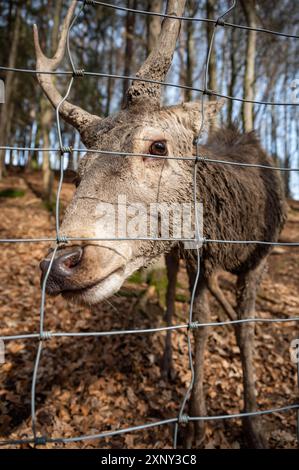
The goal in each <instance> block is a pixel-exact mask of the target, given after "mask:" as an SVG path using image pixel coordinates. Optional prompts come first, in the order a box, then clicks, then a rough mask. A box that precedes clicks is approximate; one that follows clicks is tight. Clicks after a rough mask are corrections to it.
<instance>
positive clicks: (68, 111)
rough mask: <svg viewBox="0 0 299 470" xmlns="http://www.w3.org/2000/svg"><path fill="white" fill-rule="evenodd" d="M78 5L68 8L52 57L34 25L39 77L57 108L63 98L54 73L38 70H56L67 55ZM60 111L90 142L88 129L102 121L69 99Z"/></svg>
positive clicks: (45, 91) (40, 82)
mask: <svg viewBox="0 0 299 470" xmlns="http://www.w3.org/2000/svg"><path fill="white" fill-rule="evenodd" d="M76 5H77V1H76V0H73V1H72V3H71V5H70V7H69V9H68V12H67V15H66V17H65V19H64V21H63V23H62V27H61V33H60V39H59V42H58V46H57V50H56V52H55V54H54V56H53V57H52V58H49V57H46V56H45V54H44V53H43V51H42V49H41V46H40V42H39V34H38V28H37V26H36V25H34V26H33V35H34V46H35V54H36V71H37V79H38V82H39V84H40V86H41V88H42V90H43V92H44V93H45V94H46V96H47V97H48V99H49V100H50V102H51V103H52V105H53V106H54V107H55V108H57V106H58V105H59V103H60V102H61V101H62V99H63V98H62V96H61V94H60V93H59V91H58V89H57V88H56V86H55V83H54V80H53V75H52V74H45V73H38V72H39V71H46V72H54V71H56V70H57V68H58V67H59V65H60V64H61V62H62V60H63V57H64V55H65V49H66V44H67V35H68V30H69V27H70V24H71V21H72V18H73V15H74V11H75V8H76ZM59 111H60V114H61V116H62V118H63V119H64V120H65V121H66V122H68V123H69V124H71V125H72V126H74V127H75V128H76V129H78V131H79V132H80V134H83V135H84V136H85V138H84V137H83V136H82V138H83V141H85V142H88V135H86V134H87V133H86V130H87V128H88V127H89V126H90V125H91V124H94V123H95V121H100V118H99V117H98V116H95V115H93V114H90V113H88V112H87V111H85V110H84V109H82V108H80V107H79V106H75V105H73V104H71V103H69V102H68V101H64V102H63V103H62V104H61V106H60V108H59Z"/></svg>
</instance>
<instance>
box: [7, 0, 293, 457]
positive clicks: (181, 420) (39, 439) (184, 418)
mask: <svg viewBox="0 0 299 470" xmlns="http://www.w3.org/2000/svg"><path fill="white" fill-rule="evenodd" d="M80 2H81V0H80ZM81 3H82V4H81V5H80V8H79V9H78V12H77V13H76V14H74V17H73V19H72V21H71V24H70V26H69V28H68V32H67V56H68V60H69V63H70V65H71V72H46V71H39V73H53V74H55V73H57V74H58V73H65V74H71V79H70V82H69V84H68V87H67V91H66V94H65V95H64V97H63V98H62V99H61V101H60V102H59V104H58V105H57V107H56V109H55V115H56V127H57V134H58V140H59V149H48V150H55V151H57V152H59V155H60V178H59V184H58V190H57V195H56V209H55V229H56V238H55V239H52V238H40V239H11V240H9V239H2V240H0V242H2V243H6V242H17V243H19V242H24V241H25V242H26V241H27V242H31V241H33V242H41V241H54V242H55V247H54V249H53V252H52V254H51V258H50V262H49V266H48V269H47V272H46V275H45V277H44V279H43V283H42V289H41V294H42V295H41V303H40V327H39V334H28V335H14V336H7V337H1V338H0V339H4V340H8V339H26V338H37V339H38V347H37V352H36V357H35V362H34V368H33V375H32V386H31V428H32V435H33V437H32V438H29V439H16V440H12V439H9V440H6V441H1V442H0V445H9V444H21V443H26V442H27V443H33V444H35V445H42V444H46V443H55V442H56V443H57V442H60V443H68V442H80V441H84V440H87V439H99V438H104V437H110V436H115V435H119V434H124V433H127V432H134V431H140V430H144V429H148V428H151V427H155V426H162V425H174V434H173V447H174V448H176V447H177V440H178V431H179V426H180V425H181V424H186V423H188V422H189V421H196V420H203V421H204V420H205V421H209V420H217V419H223V420H225V419H231V418H239V417H240V418H242V417H245V416H259V415H265V414H270V413H274V412H278V411H289V410H297V437H298V442H299V403H297V404H292V405H286V406H284V407H280V408H276V409H272V410H264V411H255V412H249V413H237V414H231V415H229V414H227V415H221V416H196V417H194V416H188V414H186V413H185V408H186V405H187V402H188V400H189V398H190V395H191V393H192V389H193V386H194V378H195V377H194V366H193V354H192V343H191V334H192V330H193V329H194V328H198V327H202V328H204V327H208V326H222V325H229V324H235V323H249V322H253V323H254V322H278V321H281V322H285V321H290V322H291V321H298V320H299V318H297V317H294V318H288V319H279V318H278V319H259V318H247V319H243V320H235V321H227V322H209V323H201V324H198V322H194V321H193V311H194V303H195V298H196V291H197V287H198V282H199V279H200V274H201V269H200V268H201V246H202V243H256V244H257V243H260V244H270V245H287V246H298V245H299V243H298V242H293V243H278V242H277V243H275V242H267V241H254V240H246V241H245V240H243V241H240V240H236V241H235V240H207V239H203V238H202V237H201V234H200V227H199V220H198V194H197V191H198V188H197V171H198V168H199V164H200V163H203V162H204V163H207V162H208V163H211V164H213V163H216V164H217V163H220V162H221V163H226V164H232V165H239V166H249V167H250V166H251V167H252V166H254V167H263V168H268V169H269V168H270V169H271V170H285V171H298V168H278V167H267V166H265V165H252V164H244V163H241V162H240V163H238V162H223V161H219V160H215V161H213V160H212V159H209V158H206V157H205V156H204V155H201V152H200V138H201V135H202V132H203V129H204V125H205V107H204V99H205V96H208V95H214V96H223V97H225V98H228V99H233V100H237V101H243V102H253V103H257V104H266V105H267V104H274V105H275V104H276V105H290V104H294V105H298V104H297V103H268V102H262V101H253V100H246V98H245V99H239V98H236V97H230V96H227V95H221V94H219V93H217V92H215V91H214V90H209V89H208V73H209V63H210V58H211V52H212V48H213V46H214V39H215V35H216V30H217V27H218V26H230V27H241V28H243V29H246V30H250V29H254V30H257V31H261V32H267V33H271V34H277V35H280V36H286V37H294V38H299V36H296V35H291V34H284V33H278V32H274V31H270V30H266V29H262V28H249V27H242V26H240V25H234V24H232V23H227V22H225V21H224V18H225V17H226V16H227V15H228V14H229V13H230V12H231V11H232V10H233V9H234V8H235V6H236V0H233V1H232V4H231V5H230V6H229V7H228V9H227V10H226V11H225V12H224V13H223V14H221V15H220V16H219V17H218V18H217V19H216V20H208V19H198V18H186V17H181V18H180V19H182V20H191V21H209V22H211V23H213V24H214V29H213V33H212V36H211V40H210V44H209V48H208V54H207V59H206V63H205V73H204V83H203V87H202V88H201V89H198V88H195V87H184V86H181V85H174V84H168V83H161V82H157V81H155V80H143V79H139V78H138V77H126V76H120V75H118V76H116V75H112V74H101V73H89V75H94V76H109V77H114V78H124V79H128V78H129V79H134V80H138V79H139V80H141V81H150V82H153V83H160V84H163V85H165V86H175V87H179V88H190V89H192V90H195V91H200V92H201V106H200V107H201V125H200V130H199V133H198V138H197V140H196V156H195V157H192V158H190V160H191V159H192V160H194V168H193V207H194V218H195V239H194V240H193V239H192V240H193V241H194V243H195V249H196V258H197V261H196V264H197V269H196V276H195V280H194V284H193V287H192V292H191V300H190V308H189V315H188V322H187V323H186V324H184V325H177V326H173V327H162V328H151V329H141V330H127V331H125V330H124V331H110V332H90V333H50V332H48V331H45V329H44V321H45V301H46V284H47V280H48V277H49V274H50V271H51V268H52V265H53V262H54V258H55V255H56V252H57V250H58V248H59V245H60V244H61V243H67V242H68V241H72V240H82V239H80V238H66V237H61V236H60V196H61V189H62V185H63V180H64V155H65V154H67V153H68V154H69V153H71V152H72V151H73V150H75V149H71V148H70V147H65V146H64V145H63V137H62V131H61V125H60V108H61V106H62V104H63V103H64V101H65V100H66V99H67V98H68V96H69V94H70V91H71V89H72V86H73V83H74V80H75V78H76V77H77V76H83V75H84V74H85V75H88V72H84V71H83V70H80V71H78V70H76V68H75V64H74V60H73V57H72V54H71V48H70V32H71V30H72V28H73V26H74V25H75V23H76V22H77V20H78V18H79V16H80V14H81V13H82V12H83V11H84V9H85V8H86V6H87V5H93V6H95V5H96V4H100V5H104V6H105V5H106V6H107V7H111V8H115V9H120V8H122V9H124V10H125V11H129V9H127V8H123V7H118V6H115V5H110V4H105V3H104V2H97V1H93V0H84V1H82V2H81ZM132 11H133V10H132ZM133 13H135V14H137V13H142V14H153V13H152V12H145V11H139V10H134V11H133ZM159 16H162V17H171V15H165V14H159ZM3 69H6V70H10V69H8V68H7V67H6V68H5V67H0V70H3ZM13 70H16V71H19V72H20V71H22V72H29V73H36V71H30V70H24V69H13ZM0 148H1V149H9V148H10V147H8V146H6V147H0ZM12 148H13V147H12ZM28 150H32V149H28ZM36 150H39V149H36ZM40 150H43V151H45V149H40ZM76 150H78V151H84V152H86V150H85V149H76ZM88 151H90V152H93V151H94V150H91V149H89V150H87V152H88ZM95 152H99V153H101V151H100V150H95ZM110 153H111V156H113V155H114V154H115V152H112V151H111V152H110ZM105 154H107V152H106V151H105ZM118 154H119V152H118ZM133 155H134V154H132V156H133ZM126 156H128V154H127V153H126ZM138 156H140V154H138ZM162 158H171V157H162ZM173 158H174V157H173ZM182 158H185V157H182ZM203 197H204V195H202V194H201V199H203ZM130 239H131V240H132V238H130ZM139 239H140V238H139ZM83 240H85V239H83ZM86 240H99V239H98V238H95V239H91V238H86ZM133 240H134V239H133ZM149 240H155V239H154V238H149ZM159 240H161V239H160V238H159ZM182 240H183V239H180V241H182ZM188 241H191V240H188ZM170 328H171V329H186V335H187V346H188V360H189V367H190V374H191V378H190V383H189V385H188V387H187V389H186V392H185V394H184V397H183V400H182V402H181V403H180V406H179V412H178V416H177V417H176V418H170V419H165V420H162V421H157V422H154V423H149V424H143V425H138V426H133V427H130V428H126V429H120V430H115V431H107V432H103V433H99V434H94V435H85V436H78V437H72V438H63V437H62V438H51V437H47V436H40V435H38V430H37V417H36V387H37V381H38V371H39V365H40V360H41V356H42V351H43V345H44V341H46V340H49V339H50V338H52V337H62V336H77V337H80V336H81V337H82V336H92V335H95V336H104V335H105V336H108V335H114V334H133V333H138V332H142V333H148V332H153V331H166V330H168V329H170ZM297 386H298V390H299V362H298V363H297Z"/></svg>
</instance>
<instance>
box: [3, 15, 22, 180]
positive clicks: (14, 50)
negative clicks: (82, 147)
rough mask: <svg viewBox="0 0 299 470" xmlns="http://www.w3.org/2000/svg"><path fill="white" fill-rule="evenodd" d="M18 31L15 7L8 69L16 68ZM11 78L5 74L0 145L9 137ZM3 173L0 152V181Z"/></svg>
mask: <svg viewBox="0 0 299 470" xmlns="http://www.w3.org/2000/svg"><path fill="white" fill-rule="evenodd" d="M20 29H21V12H20V8H18V7H16V17H15V24H14V30H13V35H12V44H11V49H10V54H9V60H8V67H10V68H11V67H15V66H16V59H17V49H18V43H19V39H20ZM13 77H14V72H7V73H6V80H5V103H4V104H2V105H1V108H0V109H1V112H0V145H7V144H8V142H7V138H8V137H9V136H8V134H7V130H8V129H10V128H11V124H10V123H9V116H10V117H11V118H12V113H9V107H10V105H11V96H12V91H13V86H12V84H13ZM4 173H5V150H0V179H1V178H2V176H3V174H4Z"/></svg>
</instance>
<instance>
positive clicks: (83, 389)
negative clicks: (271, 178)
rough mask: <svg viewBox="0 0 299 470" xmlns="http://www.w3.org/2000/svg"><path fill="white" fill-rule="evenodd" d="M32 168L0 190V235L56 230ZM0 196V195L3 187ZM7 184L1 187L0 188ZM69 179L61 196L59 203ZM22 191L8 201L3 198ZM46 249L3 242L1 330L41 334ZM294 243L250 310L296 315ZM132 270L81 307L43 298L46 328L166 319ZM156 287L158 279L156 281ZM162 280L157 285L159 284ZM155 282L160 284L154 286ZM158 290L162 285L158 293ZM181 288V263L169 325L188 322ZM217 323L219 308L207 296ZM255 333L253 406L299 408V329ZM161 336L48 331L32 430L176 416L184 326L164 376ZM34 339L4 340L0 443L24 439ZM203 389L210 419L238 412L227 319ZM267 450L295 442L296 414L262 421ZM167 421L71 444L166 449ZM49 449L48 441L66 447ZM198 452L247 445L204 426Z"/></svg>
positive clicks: (290, 225) (264, 328)
mask: <svg viewBox="0 0 299 470" xmlns="http://www.w3.org/2000/svg"><path fill="white" fill-rule="evenodd" d="M40 184H41V183H40V176H39V174H32V175H27V176H26V178H24V175H14V176H10V177H8V178H6V179H5V180H4V182H2V183H1V185H0V195H1V196H6V197H0V208H1V222H0V238H17V237H29V238H30V237H41V236H55V232H54V226H55V224H54V222H55V219H54V216H53V215H51V213H50V212H49V211H48V210H47V209H46V208H45V206H44V204H43V203H42V201H41V199H40V198H39V197H38V196H39V191H40ZM4 190H6V192H4V193H3V191H4ZM7 190H8V191H7ZM71 194H72V187H71V185H70V184H65V185H64V188H63V191H62V203H63V205H65V204H66V203H67V201H68V200H69V198H70V196H71ZM12 195H14V196H18V197H7V196H12ZM289 206H290V208H289V217H288V222H287V225H286V227H285V229H284V231H283V233H282V236H281V240H282V241H296V240H299V202H295V201H290V203H289ZM47 248H48V246H47V244H45V243H44V244H41V243H39V244H38V243H31V244H25V243H18V244H5V245H1V251H0V266H1V269H0V286H1V287H0V322H1V323H0V326H1V328H0V334H1V335H12V334H24V333H30V332H37V331H38V329H39V305H40V298H41V292H40V273H39V261H40V260H41V259H42V257H43V256H44V255H45V253H46V252H47ZM298 266H299V249H298V248H285V247H283V248H281V247H279V248H277V249H275V250H274V252H273V254H272V255H271V256H270V259H269V268H268V270H267V272H266V274H265V276H264V279H263V282H262V287H261V289H260V292H259V295H258V300H257V316H259V317H262V318H268V317H270V318H274V317H283V318H288V317H293V316H298V312H299V295H298V293H299V270H298ZM143 278H144V277H142V276H136V275H135V276H133V278H132V279H131V280H130V281H128V282H126V284H125V286H124V287H123V288H122V289H121V291H120V292H119V293H118V294H117V295H115V296H113V297H112V298H111V299H109V301H108V302H103V303H101V304H100V305H99V306H98V307H97V308H94V309H93V310H89V309H87V308H83V307H80V306H76V305H72V304H67V303H66V301H65V300H64V299H62V298H61V297H57V298H48V297H47V299H46V310H45V312H46V313H45V330H47V331H51V332H55V331H56V332H59V331H64V332H67V331H68V332H74V331H76V332H79V331H81V332H82V331H84V332H86V331H104V330H105V331H109V330H117V329H132V328H151V327H157V326H162V325H165V322H164V319H163V301H162V300H161V289H159V283H158V287H157V283H156V284H155V283H152V285H150V286H149V285H148V284H147V283H146V282H144V281H143ZM163 282H164V281H163ZM163 282H162V281H161V286H162V287H163ZM233 282H234V277H233V276H232V275H228V274H225V273H223V275H222V276H221V286H222V287H223V289H224V291H225V294H226V295H227V297H228V298H229V299H230V300H231V301H232V302H234V292H233ZM161 286H160V287H161ZM162 290H163V289H162ZM188 298H189V295H188V289H187V279H186V272H185V269H184V266H183V264H182V269H181V271H180V275H179V281H178V294H177V302H176V310H177V313H176V318H175V319H174V322H175V323H182V322H183V323H185V322H186V321H187V318H188ZM211 305H212V313H213V320H215V321H217V319H218V317H217V312H218V311H219V308H220V307H219V306H218V304H216V302H215V300H214V299H212V298H211ZM255 331H256V357H255V362H256V373H257V396H258V406H259V409H261V410H266V409H271V408H277V407H280V406H284V405H287V404H293V403H296V402H297V403H298V399H299V397H298V388H297V384H296V380H297V379H296V365H295V364H293V363H292V362H291V360H290V352H289V348H290V342H291V340H292V339H294V338H298V334H299V332H298V324H297V325H296V324H295V323H294V322H289V323H271V324H270V323H269V324H267V323H260V324H256V326H255ZM164 336H165V334H164V333H151V334H134V335H116V336H107V337H101V338H96V337H94V338H92V337H88V338H74V337H63V338H58V339H57V338H52V339H50V340H48V341H47V342H46V344H45V347H44V349H43V352H42V357H41V362H40V367H39V371H38V381H37V394H36V404H37V430H38V433H40V434H41V435H46V436H49V437H53V438H59V437H75V436H81V435H84V434H94V433H100V432H104V431H108V430H116V429H120V428H126V427H130V426H135V425H139V424H145V423H151V422H155V421H159V420H164V419H168V418H171V417H175V416H177V414H178V410H179V405H180V403H181V401H182V398H183V396H184V394H185V391H186V387H187V386H188V384H189V380H190V368H189V363H188V351H187V340H186V330H178V331H175V332H174V333H173V336H172V343H173V351H174V353H173V355H174V370H175V377H174V378H173V380H163V379H161V378H160V369H159V362H160V359H161V352H162V350H163V344H164ZM37 344H38V343H37V340H32V339H30V340H29V339H27V340H24V341H9V342H7V343H6V357H5V363H4V364H3V365H0V376H1V379H0V380H1V387H0V395H1V400H0V440H3V439H7V438H11V439H18V438H26V437H31V436H32V431H31V415H30V389H31V382H32V372H33V365H34V360H35V356H36V351H37ZM205 392H206V396H207V410H208V414H209V415H219V414H226V413H238V412H240V411H241V410H242V406H243V400H242V374H241V367H240V356H239V351H238V348H237V346H236V341H235V337H234V330H233V328H232V327H231V326H219V327H215V328H213V329H211V332H210V337H209V342H208V348H207V352H206V358H205ZM262 422H263V426H264V429H265V433H266V436H267V439H268V442H269V446H270V447H273V448H294V447H296V445H297V441H296V411H294V410H293V411H289V412H284V413H274V414H270V415H265V416H263V418H262ZM172 435H173V428H172V427H171V426H169V425H167V426H161V427H154V428H151V429H148V430H142V431H138V432H133V433H130V434H124V435H119V436H115V437H111V438H106V439H101V440H89V441H83V442H80V443H72V444H68V445H67V446H68V447H86V448H92V447H102V448H169V447H171V446H172ZM64 446H65V445H63V444H51V445H50V444H48V445H47V447H64ZM204 446H205V447H206V448H236V449H237V448H240V447H244V439H243V435H242V427H241V421H240V420H238V419H230V420H219V421H209V422H208V423H207V432H206V439H205V443H204Z"/></svg>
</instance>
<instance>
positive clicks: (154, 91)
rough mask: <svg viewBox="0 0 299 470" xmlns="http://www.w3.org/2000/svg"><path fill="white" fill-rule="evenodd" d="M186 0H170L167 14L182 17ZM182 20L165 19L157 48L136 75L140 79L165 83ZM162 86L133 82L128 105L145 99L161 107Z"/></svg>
mask: <svg viewBox="0 0 299 470" xmlns="http://www.w3.org/2000/svg"><path fill="white" fill-rule="evenodd" d="M185 3H186V0H168V3H167V8H166V14H167V15H171V16H182V15H183V12H184V8H185ZM180 24H181V22H180V20H177V19H174V18H165V19H164V20H163V23H162V27H161V32H160V35H159V38H158V41H157V44H156V46H155V47H154V49H153V50H152V52H151V53H150V55H149V56H148V58H147V59H146V61H145V62H144V63H143V64H142V66H141V68H140V69H139V71H138V72H137V73H136V77H138V78H146V79H151V80H157V81H160V82H162V81H164V79H165V77H166V74H167V72H168V70H169V67H170V65H171V62H172V57H173V53H174V50H175V45H176V41H177V37H178V34H179V30H180ZM160 96H161V85H158V84H156V83H150V82H142V81H139V80H138V81H136V80H135V81H133V83H132V85H131V86H130V88H129V89H128V91H127V104H128V105H130V104H133V103H136V102H140V100H142V99H144V98H148V99H150V100H151V105H152V106H153V105H154V106H157V107H158V106H160Z"/></svg>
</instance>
